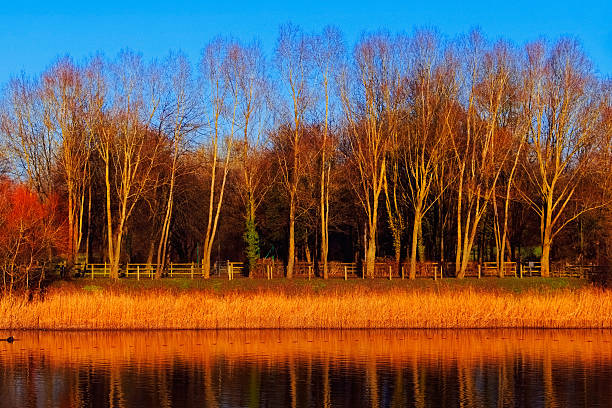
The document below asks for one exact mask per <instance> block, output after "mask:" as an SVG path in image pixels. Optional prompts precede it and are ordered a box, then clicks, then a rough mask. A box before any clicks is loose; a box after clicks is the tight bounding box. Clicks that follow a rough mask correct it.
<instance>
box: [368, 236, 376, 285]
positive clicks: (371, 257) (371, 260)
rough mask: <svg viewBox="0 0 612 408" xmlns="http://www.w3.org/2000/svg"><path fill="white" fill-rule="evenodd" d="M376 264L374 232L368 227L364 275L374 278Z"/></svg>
mask: <svg viewBox="0 0 612 408" xmlns="http://www.w3.org/2000/svg"><path fill="white" fill-rule="evenodd" d="M375 264H376V232H375V230H374V229H372V228H370V229H369V230H368V242H367V248H366V276H367V277H368V278H374V266H375Z"/></svg>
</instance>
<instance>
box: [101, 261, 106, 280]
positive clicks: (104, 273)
mask: <svg viewBox="0 0 612 408" xmlns="http://www.w3.org/2000/svg"><path fill="white" fill-rule="evenodd" d="M102 276H106V261H104V272H103V273H102Z"/></svg>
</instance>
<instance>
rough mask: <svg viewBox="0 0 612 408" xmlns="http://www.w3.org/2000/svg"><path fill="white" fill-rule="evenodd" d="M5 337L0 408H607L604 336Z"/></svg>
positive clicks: (609, 359) (609, 386) (0, 351)
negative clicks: (515, 407)
mask: <svg viewBox="0 0 612 408" xmlns="http://www.w3.org/2000/svg"><path fill="white" fill-rule="evenodd" d="M5 335H6V333H4V334H3V333H0V336H5ZM13 335H14V336H15V337H16V338H19V340H18V341H16V342H14V343H13V344H8V343H6V342H2V343H0V406H3V407H4V406H6V407H47V406H48V407H80V406H96V407H97V406H100V407H108V406H110V407H155V406H161V407H191V406H193V407H196V406H197V407H260V406H262V407H292V406H295V407H366V406H367V407H372V406H383V407H404V406H416V407H442V406H450V407H455V406H465V407H478V406H481V407H493V406H521V407H523V406H524V407H555V406H558V407H579V406H589V407H595V406H605V407H612V343H610V341H611V340H612V332H610V331H522V330H501V331H500V330H495V331H489V330H485V331H397V330H393V331H343V332H340V331H306V332H304V331H273V330H267V331H218V332H215V331H204V332H184V331H182V332H181V331H171V332H67V333H48V332H25V333H24V332H21V333H13Z"/></svg>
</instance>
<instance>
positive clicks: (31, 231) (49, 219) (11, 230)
mask: <svg viewBox="0 0 612 408" xmlns="http://www.w3.org/2000/svg"><path fill="white" fill-rule="evenodd" d="M57 201H58V200H57V197H56V196H51V197H49V198H46V199H40V198H39V197H38V195H37V194H36V193H34V192H33V191H32V190H31V189H29V188H28V187H27V186H25V185H23V184H16V183H14V182H12V181H10V180H8V179H4V180H1V181H0V268H1V270H2V284H3V287H4V289H5V290H9V291H10V290H12V289H13V287H14V286H16V285H25V286H28V285H29V283H30V282H31V280H32V276H31V274H32V272H33V271H39V272H40V271H42V268H41V267H44V264H45V263H46V262H47V261H49V260H50V259H51V258H52V257H53V256H54V255H57V254H65V253H66V250H67V230H66V228H65V226H63V225H61V224H59V223H58V222H57V217H56V215H57V211H56V208H57ZM38 276H39V277H40V276H41V275H40V273H39V274H38Z"/></svg>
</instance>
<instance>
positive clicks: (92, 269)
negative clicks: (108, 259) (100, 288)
mask: <svg viewBox="0 0 612 408" xmlns="http://www.w3.org/2000/svg"><path fill="white" fill-rule="evenodd" d="M93 278H94V266H93V264H91V280H93Z"/></svg>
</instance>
